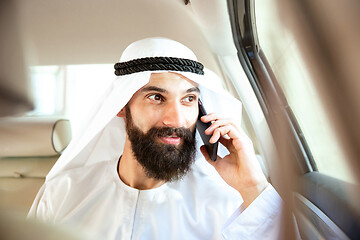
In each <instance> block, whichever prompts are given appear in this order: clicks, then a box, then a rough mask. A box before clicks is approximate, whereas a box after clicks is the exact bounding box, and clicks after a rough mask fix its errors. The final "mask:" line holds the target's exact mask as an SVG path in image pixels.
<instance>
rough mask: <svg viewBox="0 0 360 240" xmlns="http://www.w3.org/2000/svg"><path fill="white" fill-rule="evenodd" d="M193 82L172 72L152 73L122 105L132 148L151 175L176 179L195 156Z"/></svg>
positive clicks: (187, 167) (195, 108)
mask: <svg viewBox="0 0 360 240" xmlns="http://www.w3.org/2000/svg"><path fill="white" fill-rule="evenodd" d="M198 97H199V90H198V88H197V85H196V84H195V83H193V82H191V81H189V80H188V79H187V78H185V77H183V76H182V75H179V74H176V73H156V74H152V75H151V78H150V81H149V83H148V84H147V85H145V86H144V87H143V88H141V89H140V90H139V91H137V92H136V93H135V94H134V96H133V97H132V99H131V100H130V102H129V103H128V105H127V106H126V129H127V134H128V139H129V141H130V142H131V147H132V151H133V153H134V155H135V157H136V159H137V160H138V162H139V163H140V164H141V165H142V166H143V167H144V169H145V172H146V173H147V175H148V176H149V177H151V178H155V179H160V180H166V181H171V180H176V179H179V178H181V177H182V176H183V175H184V174H185V173H186V172H187V171H188V170H189V168H190V166H191V163H192V162H193V160H194V156H195V123H196V120H197V116H198Z"/></svg>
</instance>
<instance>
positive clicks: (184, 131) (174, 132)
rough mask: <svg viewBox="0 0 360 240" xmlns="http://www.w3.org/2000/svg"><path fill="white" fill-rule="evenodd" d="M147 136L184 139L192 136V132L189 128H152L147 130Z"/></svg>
mask: <svg viewBox="0 0 360 240" xmlns="http://www.w3.org/2000/svg"><path fill="white" fill-rule="evenodd" d="M147 135H151V136H158V137H169V136H176V137H180V138H185V137H189V136H192V135H193V131H191V130H190V129H189V128H183V127H181V128H171V127H153V128H151V129H150V130H149V132H148V133H147Z"/></svg>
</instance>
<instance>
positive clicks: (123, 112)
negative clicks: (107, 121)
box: [116, 107, 125, 118]
mask: <svg viewBox="0 0 360 240" xmlns="http://www.w3.org/2000/svg"><path fill="white" fill-rule="evenodd" d="M116 116H118V117H121V118H125V107H123V108H122V109H121V110H120V112H119V113H118V114H116Z"/></svg>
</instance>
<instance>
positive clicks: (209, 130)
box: [205, 119, 238, 135]
mask: <svg viewBox="0 0 360 240" xmlns="http://www.w3.org/2000/svg"><path fill="white" fill-rule="evenodd" d="M225 125H231V126H233V127H234V128H235V129H237V128H238V127H237V125H236V124H235V123H234V122H233V121H232V120H231V119H219V120H216V121H214V122H213V123H212V124H211V126H210V127H208V128H207V129H206V130H205V133H206V134H208V135H211V134H212V133H213V131H214V130H215V129H216V128H219V127H222V126H225Z"/></svg>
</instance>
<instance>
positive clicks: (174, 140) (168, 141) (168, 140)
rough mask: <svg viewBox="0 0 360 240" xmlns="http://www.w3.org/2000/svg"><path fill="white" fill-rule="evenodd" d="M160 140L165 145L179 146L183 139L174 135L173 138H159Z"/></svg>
mask: <svg viewBox="0 0 360 240" xmlns="http://www.w3.org/2000/svg"><path fill="white" fill-rule="evenodd" d="M159 139H160V140H161V141H162V142H163V143H165V144H170V145H179V144H180V142H181V137H179V136H178V135H177V134H176V133H173V134H172V135H171V136H159Z"/></svg>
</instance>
